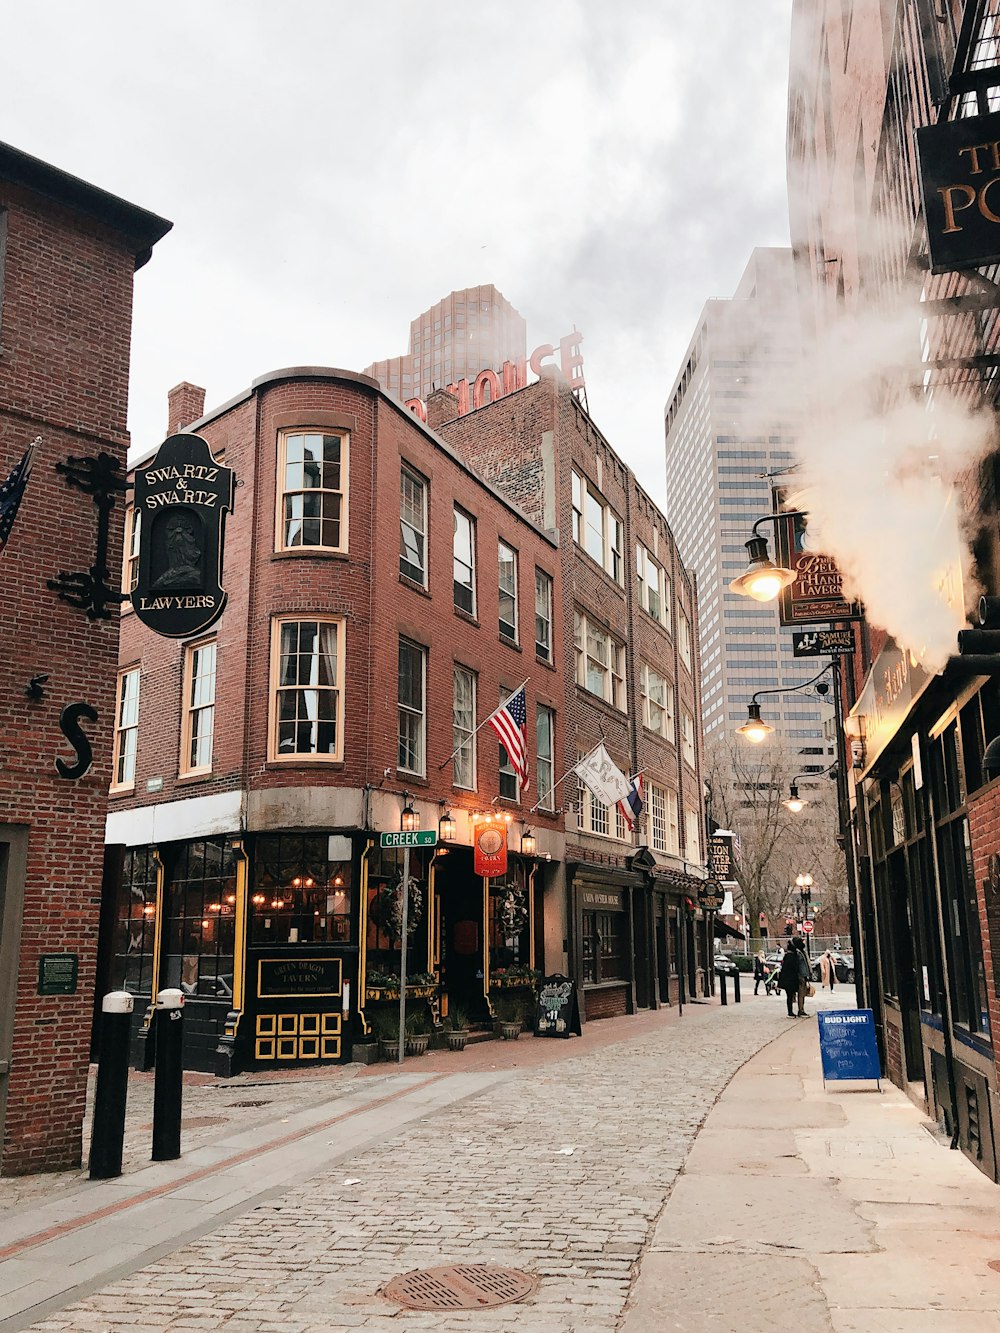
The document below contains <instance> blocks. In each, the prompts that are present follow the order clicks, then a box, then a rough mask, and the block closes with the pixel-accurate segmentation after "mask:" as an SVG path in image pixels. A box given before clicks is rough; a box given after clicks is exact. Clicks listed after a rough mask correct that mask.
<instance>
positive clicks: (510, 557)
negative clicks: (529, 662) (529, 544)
mask: <svg viewBox="0 0 1000 1333" xmlns="http://www.w3.org/2000/svg"><path fill="white" fill-rule="evenodd" d="M497 551H498V559H499V583H500V633H501V634H502V635H503V636H504V638H505V639H511V640H512V641H513V642H514V643H517V552H516V551H515V550H514V548H513V547H511V546H508V545H507V543H506V542H500V543H499V544H498V547H497Z"/></svg>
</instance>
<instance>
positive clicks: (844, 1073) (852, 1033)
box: [816, 1009, 882, 1083]
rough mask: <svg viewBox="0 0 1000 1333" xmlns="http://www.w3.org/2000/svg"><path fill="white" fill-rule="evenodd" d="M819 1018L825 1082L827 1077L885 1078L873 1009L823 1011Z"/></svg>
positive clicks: (820, 1048) (817, 1017)
mask: <svg viewBox="0 0 1000 1333" xmlns="http://www.w3.org/2000/svg"><path fill="white" fill-rule="evenodd" d="M816 1019H817V1021H818V1023H819V1053H820V1057H821V1059H822V1062H823V1082H824V1083H825V1082H826V1081H827V1079H845V1078H873V1079H875V1080H876V1081H878V1080H879V1079H881V1077H882V1065H881V1062H880V1061H879V1058H878V1044H877V1043H876V1041H875V1016H874V1014H873V1013H872V1011H871V1010H870V1009H841V1010H834V1011H832V1012H831V1011H830V1010H827V1011H826V1012H823V1011H822V1010H821V1011H820V1012H819V1013H818V1014H817V1015H816Z"/></svg>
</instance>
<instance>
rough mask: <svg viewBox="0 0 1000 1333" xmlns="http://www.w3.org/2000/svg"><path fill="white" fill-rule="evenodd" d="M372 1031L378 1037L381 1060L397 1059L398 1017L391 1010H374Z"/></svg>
mask: <svg viewBox="0 0 1000 1333" xmlns="http://www.w3.org/2000/svg"><path fill="white" fill-rule="evenodd" d="M371 1025H372V1030H373V1032H374V1033H375V1035H376V1037H378V1046H379V1052H380V1054H381V1056H382V1059H383V1060H398V1059H399V1015H398V1014H397V1013H394V1012H393V1011H392V1010H391V1009H376V1010H374V1011H373V1013H372V1016H371Z"/></svg>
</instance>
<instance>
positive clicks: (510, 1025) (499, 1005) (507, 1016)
mask: <svg viewBox="0 0 1000 1333" xmlns="http://www.w3.org/2000/svg"><path fill="white" fill-rule="evenodd" d="M493 1012H494V1013H495V1014H496V1018H497V1024H498V1025H499V1028H500V1036H501V1037H502V1038H503V1039H504V1041H517V1039H518V1037H519V1036H520V1035H521V1021H522V1016H523V1006H522V1005H521V1002H520V1000H518V999H517V997H516V996H513V995H498V996H497V998H496V999H495V1000H494V1001H493Z"/></svg>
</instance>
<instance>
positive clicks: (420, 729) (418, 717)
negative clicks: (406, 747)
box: [396, 634, 427, 778]
mask: <svg viewBox="0 0 1000 1333" xmlns="http://www.w3.org/2000/svg"><path fill="white" fill-rule="evenodd" d="M404 645H405V646H406V647H407V648H408V649H412V650H413V651H414V652H416V653H417V654H419V657H420V704H419V706H415V705H414V704H412V703H404V702H403V700H402V699H401V698H400V695H399V676H398V671H397V677H396V681H397V684H396V718H397V724H396V769H397V771H398V772H400V773H412V774H413V775H414V777H418V778H422V777H425V776H426V774H427V649H426V648H425V647H424V645H423V644H422V643H416V642H415V641H414V640H413V639H408V638H406V636H405V635H402V634H401V635H400V636H399V645H398V649H399V650H401V649H402V648H403V646H404ZM397 664H398V656H397ZM404 717H405V718H407V719H410V725H415V726H416V728H417V730H416V733H415V734H416V736H417V745H416V748H417V749H418V750H419V754H416V755H415V756H414V763H413V764H412V765H411V764H406V763H403V762H402V755H401V750H402V745H403V719H404Z"/></svg>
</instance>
